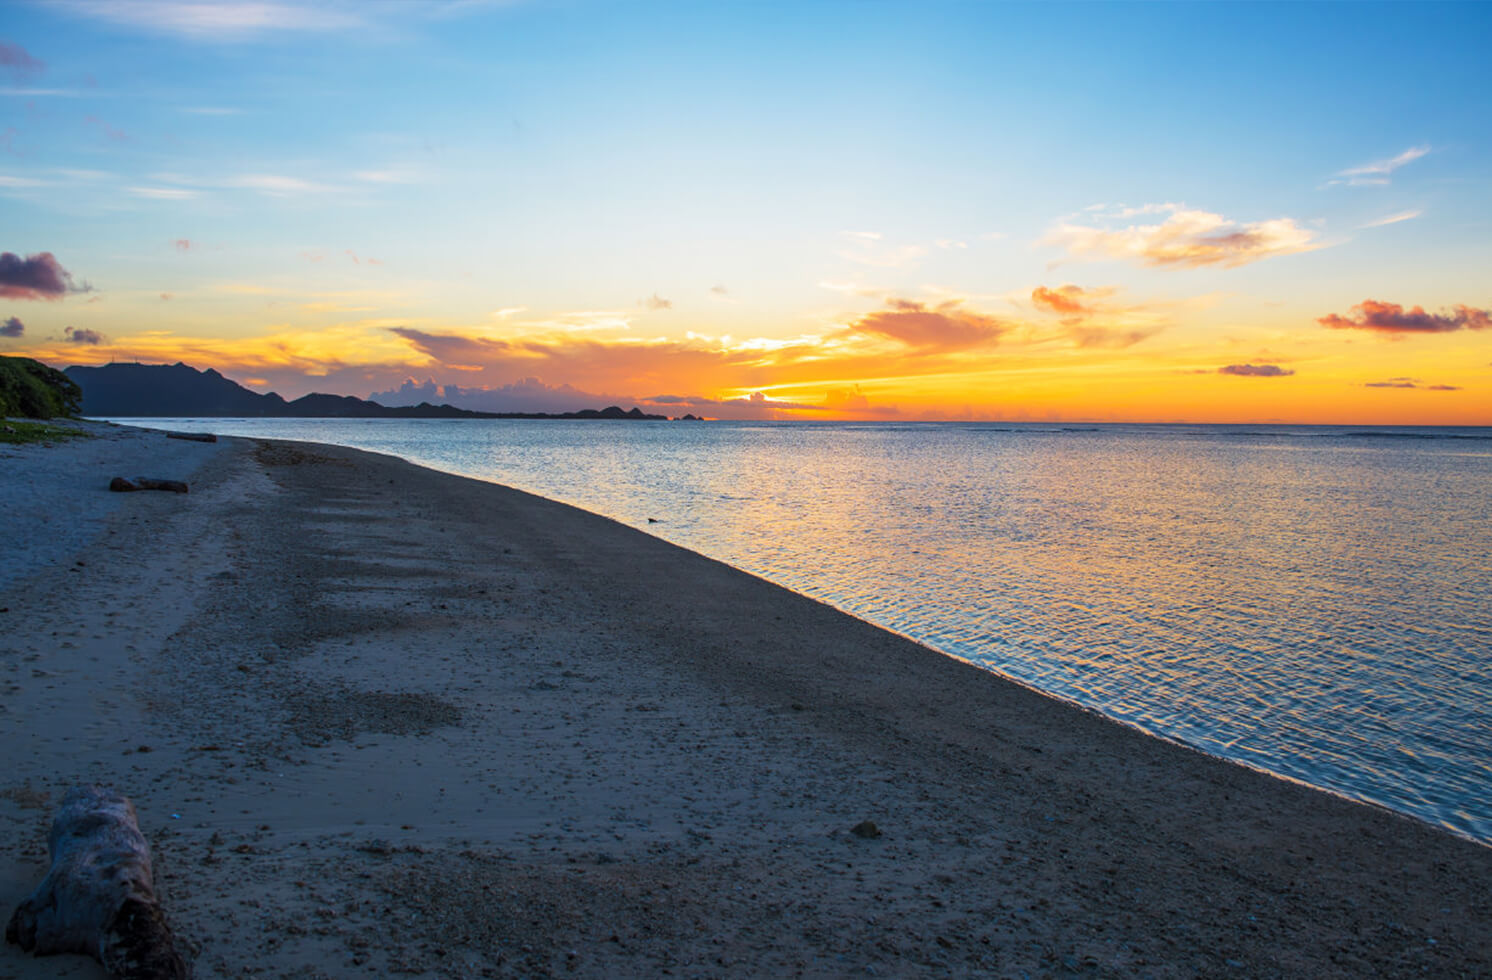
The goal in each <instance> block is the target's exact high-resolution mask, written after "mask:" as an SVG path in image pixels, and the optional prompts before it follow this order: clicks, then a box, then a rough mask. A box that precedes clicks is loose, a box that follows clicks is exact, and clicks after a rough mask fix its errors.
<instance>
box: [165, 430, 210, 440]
mask: <svg viewBox="0 0 1492 980" xmlns="http://www.w3.org/2000/svg"><path fill="white" fill-rule="evenodd" d="M166 438H167V439H190V440H191V441H192V442H217V441H218V437H217V436H215V435H213V434H212V433H211V432H167V433H166Z"/></svg>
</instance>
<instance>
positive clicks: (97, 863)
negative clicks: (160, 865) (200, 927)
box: [5, 786, 188, 980]
mask: <svg viewBox="0 0 1492 980" xmlns="http://www.w3.org/2000/svg"><path fill="white" fill-rule="evenodd" d="M47 845H48V848H49V850H50V851H51V855H52V867H51V869H50V870H49V871H48V872H47V876H46V878H45V879H44V880H43V881H42V883H41V884H40V885H39V886H37V889H36V891H34V892H32V894H31V896H30V897H29V898H27V899H26V901H24V902H22V903H21V905H20V907H19V908H17V909H16V911H15V914H14V915H12V916H11V917H10V924H9V925H7V926H6V927H5V941H6V942H9V943H15V944H16V945H18V946H20V947H21V949H23V950H26V951H27V952H31V953H34V954H35V955H37V956H49V955H51V954H53V953H82V954H84V955H87V956H92V957H93V958H94V959H96V960H98V961H99V962H100V963H102V964H103V967H104V969H105V970H107V971H108V974H109V976H110V977H112V978H114V980H185V978H186V977H187V976H188V972H187V967H186V963H185V962H184V961H183V960H182V958H181V956H180V955H179V954H178V953H177V952H176V947H175V943H174V941H173V939H172V936H171V929H170V927H169V926H167V924H166V918H165V915H164V914H163V913H162V912H161V906H160V903H159V902H158V901H157V900H156V897H155V882H154V876H153V874H152V872H151V866H150V846H149V845H148V844H147V843H146V842H145V836H144V835H143V834H141V833H140V826H139V823H138V822H137V821H136V818H135V808H134V805H133V804H131V803H130V801H129V799H128V798H127V797H124V796H121V795H120V794H119V793H116V792H114V791H112V790H108V789H104V788H103V787H100V786H78V787H75V788H74V789H72V790H69V791H68V794H67V796H66V797H64V798H63V800H62V806H61V808H60V809H58V811H57V817H56V819H55V820H53V821H52V833H51V836H50V837H49V838H48V841H47Z"/></svg>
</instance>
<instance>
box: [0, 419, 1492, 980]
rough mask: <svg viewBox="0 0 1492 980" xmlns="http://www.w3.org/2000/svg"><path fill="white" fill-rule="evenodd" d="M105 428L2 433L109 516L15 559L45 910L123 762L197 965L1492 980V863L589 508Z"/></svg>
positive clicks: (23, 729) (1437, 835) (621, 973)
mask: <svg viewBox="0 0 1492 980" xmlns="http://www.w3.org/2000/svg"><path fill="white" fill-rule="evenodd" d="M598 424H599V423H598ZM100 431H104V432H106V433H113V434H114V435H115V436H116V437H115V438H104V439H98V440H87V441H79V442H74V443H68V444H64V445H60V446H58V447H55V448H53V449H43V448H41V447H20V448H16V447H0V450H5V452H4V453H3V455H0V489H6V490H7V492H14V487H16V486H18V485H19V483H18V482H17V481H19V480H20V474H21V473H23V472H24V473H25V474H26V479H27V480H29V481H30V483H29V484H28V487H29V488H30V490H31V492H45V491H46V489H47V487H49V486H51V487H53V488H54V491H55V492H56V493H57V494H58V495H59V497H65V498H66V499H67V500H69V501H70V502H71V503H70V504H69V506H70V507H72V508H74V510H76V512H77V513H76V516H75V517H74V518H70V521H71V522H72V523H76V522H80V521H81V522H84V523H85V524H86V522H88V521H92V522H94V523H93V524H87V525H86V529H87V531H88V533H87V534H82V533H81V532H79V533H78V534H77V540H76V542H71V539H67V540H65V541H63V542H62V544H59V545H57V546H55V547H50V548H46V547H39V546H38V547H32V548H29V550H26V551H25V553H24V555H23V556H22V557H20V558H16V557H14V556H12V558H11V559H10V560H9V563H8V564H6V565H5V566H4V567H5V571H6V577H5V579H4V584H3V585H0V609H3V610H4V611H3V612H0V744H4V745H5V746H6V765H5V767H4V769H3V771H0V902H3V903H4V906H5V907H4V910H3V911H4V914H5V915H7V916H8V914H9V911H10V909H11V908H12V907H13V906H14V905H15V904H16V903H17V902H19V901H20V899H21V898H23V897H24V896H25V894H26V893H27V892H28V891H29V890H30V889H31V888H32V887H33V886H34V884H35V883H36V882H37V881H39V880H40V879H41V877H42V875H43V874H44V871H45V866H46V840H45V838H46V829H47V825H48V822H49V820H50V818H51V813H52V810H53V809H54V808H55V805H56V803H57V802H58V801H59V800H60V798H61V796H62V794H63V793H64V792H65V790H66V789H67V787H69V786H70V785H73V784H75V783H78V782H87V781H97V782H104V783H108V784H110V785H112V786H114V787H115V788H117V789H119V790H121V791H122V792H125V793H127V794H128V795H130V796H131V797H132V798H133V799H134V800H135V803H136V806H137V807H138V809H139V812H140V823H141V826H142V828H143V829H144V830H145V832H146V834H147V836H148V837H149V838H150V840H151V843H152V846H153V848H154V850H155V855H156V868H157V878H158V886H159V888H160V891H161V893H162V897H163V900H164V902H165V905H166V908H167V911H168V914H169V915H170V917H171V920H172V922H173V924H174V926H175V928H176V930H177V932H178V934H179V936H180V938H181V939H182V941H183V944H184V945H185V947H186V949H187V951H188V952H189V954H190V955H191V956H192V958H193V959H194V960H195V963H196V971H197V975H198V976H199V977H217V976H224V977H239V976H267V977H281V976H283V977H354V976H366V977H383V976H416V977H419V976H424V977H480V976H520V975H522V976H534V975H553V976H563V977H596V978H601V977H653V976H660V975H672V976H690V977H696V976H697V977H715V976H730V977H755V976H794V975H802V976H815V977H837V976H867V975H875V976H939V975H952V976H975V975H977V976H1011V977H1019V976H1023V975H1025V976H1113V977H1121V976H1122V977H1131V976H1155V977H1193V976H1218V977H1231V976H1236V977H1275V976H1278V977H1308V976H1309V977H1331V976H1338V977H1362V976H1485V975H1492V848H1488V847H1485V846H1482V845H1479V844H1475V843H1471V842H1468V841H1464V840H1461V839H1458V838H1455V837H1452V836H1450V835H1449V834H1446V833H1443V832H1441V831H1439V830H1436V829H1434V828H1431V827H1428V826H1424V825H1422V824H1419V823H1416V822H1413V821H1411V820H1409V819H1406V818H1402V817H1399V816H1397V815H1395V814H1392V813H1389V812H1386V811H1383V810H1379V809H1375V808H1371V807H1367V806H1362V805H1359V804H1354V803H1350V802H1347V801H1345V800H1341V799H1339V798H1336V797H1333V796H1329V795H1327V794H1324V793H1320V792H1317V791H1314V790H1311V789H1308V788H1305V787H1302V786H1298V785H1294V784H1291V783H1287V782H1284V781H1281V780H1277V779H1273V778H1270V777H1267V776H1264V775H1261V774H1259V773H1257V772H1253V771H1250V770H1247V769H1244V768H1242V767H1239V766H1234V765H1230V764H1227V763H1223V762H1220V761H1217V760H1214V759H1211V758H1209V757H1206V756H1203V755H1201V754H1199V753H1195V752H1192V751H1190V750H1187V749H1185V748H1182V747H1179V746H1176V745H1173V744H1170V743H1167V742H1163V741H1160V740H1157V739H1153V738H1148V737H1145V736H1143V735H1140V734H1138V733H1136V732H1134V731H1132V730H1129V729H1126V728H1123V727H1121V726H1119V725H1115V724H1113V723H1110V722H1108V721H1106V720H1104V719H1102V718H1099V717H1097V716H1095V715H1093V714H1090V713H1087V712H1084V711H1081V710H1078V709H1075V708H1072V707H1069V706H1066V705H1063V704H1060V703H1058V702H1056V701H1054V700H1052V699H1050V698H1047V697H1044V696H1042V695H1040V694H1037V693H1035V692H1032V691H1030V690H1028V689H1025V688H1023V687H1020V686H1018V685H1015V684H1012V683H1009V682H1006V681H1003V680H1001V679H1000V678H998V677H996V676H994V675H991V674H989V673H987V672H984V671H981V670H979V669H976V668H974V667H971V666H968V665H966V664H963V663H960V662H957V661H955V660H952V659H950V658H946V657H943V656H941V655H938V654H936V653H933V652H931V651H929V650H927V649H925V648H923V647H920V646H918V645H916V644H914V643H912V642H910V641H908V640H905V639H903V638H900V637H898V636H895V635H893V634H891V633H888V632H885V631H883V630H880V629H877V628H875V627H872V626H870V625H868V624H866V623H863V622H861V621H859V620H856V619H853V618H851V617H848V616H845V615H843V614H840V613H838V612H835V611H833V610H831V609H829V608H827V607H825V606H823V605H820V604H818V603H816V602H813V601H811V600H808V599H805V598H803V597H801V596H798V595H795V594H793V593H790V592H787V591H786V590H783V589H780V588H778V587H776V586H773V585H770V584H768V583H766V582H763V581H761V580H759V579H756V578H753V577H751V576H749V575H746V574H743V573H741V572H738V571H735V570H733V569H730V568H728V567H726V566H724V565H721V564H719V563H717V562H714V561H711V560H709V559H706V558H703V557H701V556H698V555H695V554H692V553H690V552H687V551H684V550H682V549H680V548H677V547H675V546H673V545H670V544H667V543H664V542H662V541H659V540H657V539H655V538H652V537H650V536H648V535H646V534H643V533H641V532H639V531H638V530H636V529H633V528H628V527H625V526H622V525H620V524H617V523H615V522H613V521H610V520H607V519H604V518H601V517H597V516H595V515H591V514H587V513H584V512H582V511H578V510H575V509H573V508H570V507H567V506H564V505H561V504H558V503H554V502H552V501H546V500H543V499H540V498H536V497H533V496H530V495H527V494H524V493H521V492H518V491H514V490H510V489H506V488H502V487H497V486H493V485H490V484H484V483H480V482H477V481H473V480H468V479H464V478H460V477H454V476H448V475H444V474H439V473H435V472H432V471H429V470H424V469H420V468H418V467H415V466H412V465H409V464H406V463H403V462H400V461H398V460H394V459H390V458H388V457H381V456H376V455H372V454H367V453H360V452H356V451H353V450H344V449H339V448H332V447H320V446H306V445H296V444H291V443H269V442H259V441H254V440H225V441H224V442H221V443H218V444H217V445H215V446H212V445H203V444H194V443H179V442H175V441H173V442H172V443H171V447H172V448H171V449H170V451H169V453H170V455H168V456H167V455H158V452H159V453H165V452H166V450H162V449H160V446H162V445H164V444H165V437H164V435H159V434H155V433H133V432H128V431H126V430H118V429H105V428H103V427H100ZM120 433H123V434H120ZM105 450H107V451H108V452H111V453H115V454H116V455H115V456H113V457H110V459H109V460H108V461H106V462H100V461H99V460H98V459H96V458H95V457H94V456H93V455H90V454H98V453H100V452H104V451H105ZM131 452H133V453H137V454H139V465H136V466H128V465H127V457H128V454H129V453H131ZM121 453H122V454H125V457H124V458H121V457H120V456H119V455H118V454H121ZM48 454H50V455H48ZM69 454H71V455H69ZM194 454H195V455H194ZM64 464H65V465H64ZM105 467H115V468H122V471H121V472H118V473H115V472H107V471H105ZM162 469H170V470H171V472H162V471H160V470H162ZM135 472H139V473H140V474H143V475H149V476H156V477H164V478H175V479H183V478H185V479H190V481H191V482H192V492H191V493H190V494H189V495H187V496H178V495H175V494H162V493H137V494H130V495H116V496H115V497H114V498H109V496H108V494H107V491H106V490H105V489H104V488H105V487H106V486H107V483H108V478H109V477H110V476H114V475H126V476H131V475H135ZM94 477H101V479H94ZM90 494H92V495H97V496H90ZM33 511H34V512H33ZM45 514H46V511H45V509H44V508H42V509H37V508H33V509H32V510H31V511H26V512H25V513H20V512H16V513H14V514H13V515H11V514H8V515H7V518H6V522H7V531H6V533H7V536H12V537H14V538H15V539H16V540H18V541H23V542H24V541H30V542H36V541H37V540H38V539H39V537H41V536H45V535H47V534H49V533H50V532H49V531H48V529H47V528H48V526H49V525H51V524H52V523H54V522H53V521H52V520H51V519H48V520H43V517H44V516H45ZM70 526H72V524H70ZM59 540H60V539H59ZM69 542H71V543H69ZM63 545H67V547H63ZM69 548H71V549H72V550H68V549H69ZM17 554H19V552H17ZM865 821H870V822H873V824H874V825H875V831H876V832H875V833H871V832H870V830H869V828H867V827H864V826H863V822H865ZM857 826H859V827H860V828H861V833H856V832H855V829H854V828H856V827H857ZM100 975H101V973H100V971H99V970H98V968H97V967H95V966H93V965H92V964H91V963H89V962H88V961H87V960H84V959H82V958H79V957H62V958H53V959H50V960H32V959H30V958H28V957H26V956H24V955H23V954H21V953H20V952H19V951H18V950H17V949H16V948H15V947H10V946H7V947H4V949H3V951H0V977H4V978H12V977H13V978H27V980H30V978H41V977H97V976H100Z"/></svg>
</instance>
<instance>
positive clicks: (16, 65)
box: [0, 41, 47, 83]
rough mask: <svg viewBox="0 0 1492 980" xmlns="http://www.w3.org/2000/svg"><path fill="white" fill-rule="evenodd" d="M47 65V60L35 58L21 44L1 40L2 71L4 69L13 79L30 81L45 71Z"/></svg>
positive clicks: (18, 81)
mask: <svg viewBox="0 0 1492 980" xmlns="http://www.w3.org/2000/svg"><path fill="white" fill-rule="evenodd" d="M46 67H47V66H46V62H44V61H42V60H41V59H40V58H33V57H32V56H31V54H30V52H28V51H27V50H26V49H25V48H23V47H21V46H20V45H19V44H11V43H10V42H8V41H0V71H3V72H4V73H5V74H6V75H7V76H8V77H9V78H10V80H11V81H13V82H16V83H24V82H28V81H30V80H31V79H33V78H35V77H36V76H38V75H40V74H41V73H42V72H43V71H45V70H46Z"/></svg>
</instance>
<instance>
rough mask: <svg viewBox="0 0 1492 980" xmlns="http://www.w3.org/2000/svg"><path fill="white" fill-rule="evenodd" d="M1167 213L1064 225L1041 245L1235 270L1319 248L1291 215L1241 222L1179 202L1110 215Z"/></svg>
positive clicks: (1096, 255)
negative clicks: (1121, 223) (1118, 224)
mask: <svg viewBox="0 0 1492 980" xmlns="http://www.w3.org/2000/svg"><path fill="white" fill-rule="evenodd" d="M1147 209H1148V210H1147ZM1166 212H1169V216H1168V217H1167V218H1166V220H1165V221H1163V222H1161V223H1160V224H1151V225H1129V226H1127V227H1123V228H1112V227H1093V226H1090V225H1078V224H1070V223H1062V224H1059V225H1058V226H1057V227H1056V228H1055V229H1053V230H1052V232H1051V233H1050V234H1048V235H1047V237H1046V238H1045V239H1043V244H1055V245H1062V246H1064V247H1066V249H1067V251H1068V253H1069V254H1070V255H1073V256H1076V257H1093V258H1110V259H1129V260H1133V261H1136V262H1139V263H1141V264H1142V265H1151V266H1173V267H1186V268H1199V267H1201V266H1208V265H1220V266H1223V267H1224V268H1234V267H1236V266H1241V265H1247V264H1249V263H1250V262H1257V261H1259V260H1260V259H1267V258H1273V257H1274V256H1278V255H1289V254H1291V253H1294V252H1307V251H1310V250H1312V249H1316V248H1319V247H1320V245H1319V244H1318V243H1316V242H1315V241H1314V239H1315V235H1316V233H1315V232H1314V231H1312V230H1310V229H1309V228H1302V227H1300V225H1298V224H1296V222H1295V220H1294V219H1293V218H1272V219H1270V220H1268V221H1256V222H1251V223H1248V224H1241V223H1239V222H1236V221H1231V220H1229V219H1227V218H1224V217H1223V216H1222V215H1220V214H1213V213H1212V212H1210V211H1199V210H1195V209H1185V208H1184V207H1183V206H1182V205H1180V204H1158V205H1146V206H1144V207H1143V208H1139V209H1134V208H1124V209H1122V210H1121V211H1120V212H1117V213H1115V214H1114V215H1113V216H1114V217H1119V216H1121V215H1123V214H1125V213H1129V214H1147V213H1166Z"/></svg>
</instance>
